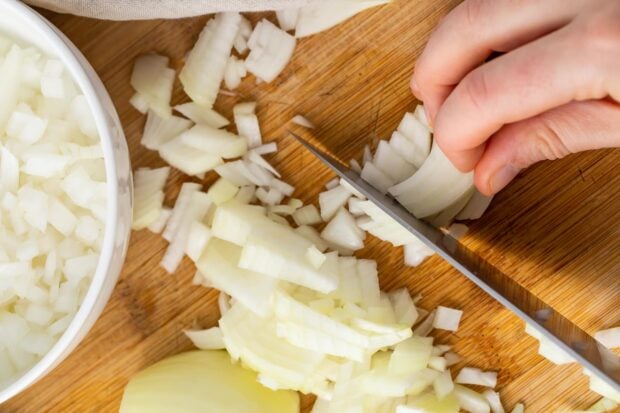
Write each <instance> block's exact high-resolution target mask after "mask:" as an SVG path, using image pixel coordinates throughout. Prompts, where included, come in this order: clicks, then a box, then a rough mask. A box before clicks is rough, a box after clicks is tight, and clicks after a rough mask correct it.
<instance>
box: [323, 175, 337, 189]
mask: <svg viewBox="0 0 620 413" xmlns="http://www.w3.org/2000/svg"><path fill="white" fill-rule="evenodd" d="M338 182H339V179H338V178H332V179H330V180H329V181H328V182H327V183H326V184H325V189H327V190H328V191H329V190H330V189H334V188H335V187H337V186H338Z"/></svg>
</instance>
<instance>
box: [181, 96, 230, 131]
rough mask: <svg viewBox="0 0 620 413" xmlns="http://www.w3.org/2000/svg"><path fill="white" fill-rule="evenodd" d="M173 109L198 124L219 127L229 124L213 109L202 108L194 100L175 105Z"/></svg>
mask: <svg viewBox="0 0 620 413" xmlns="http://www.w3.org/2000/svg"><path fill="white" fill-rule="evenodd" d="M174 110H176V111H177V112H179V113H180V114H181V115H183V116H185V117H186V118H187V119H189V120H191V121H192V122H194V123H196V124H198V125H207V126H211V127H212V128H216V129H220V128H223V127H224V126H228V125H229V124H230V122H229V121H228V119H226V118H225V117H224V116H222V115H220V114H219V113H218V112H216V111H215V110H213V109H208V108H204V107H202V106H200V105H198V104H196V103H194V102H188V103H183V104H181V105H177V106H175V107H174ZM187 129H189V128H187Z"/></svg>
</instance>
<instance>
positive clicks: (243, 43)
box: [233, 16, 252, 55]
mask: <svg viewBox="0 0 620 413" xmlns="http://www.w3.org/2000/svg"><path fill="white" fill-rule="evenodd" d="M251 35H252V23H250V21H249V20H248V19H246V18H245V17H243V16H241V21H240V22H239V31H238V32H237V36H236V37H235V40H234V42H233V47H234V48H235V50H236V51H237V53H239V54H240V55H242V54H244V53H245V52H247V51H248V40H249V39H250V36H251Z"/></svg>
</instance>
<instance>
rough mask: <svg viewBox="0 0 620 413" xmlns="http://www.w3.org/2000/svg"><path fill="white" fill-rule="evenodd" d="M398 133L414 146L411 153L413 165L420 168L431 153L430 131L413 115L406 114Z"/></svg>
mask: <svg viewBox="0 0 620 413" xmlns="http://www.w3.org/2000/svg"><path fill="white" fill-rule="evenodd" d="M398 133H399V134H400V135H402V136H403V137H405V138H407V139H409V142H411V143H412V144H413V148H414V150H413V152H412V153H410V156H411V163H413V165H414V166H415V167H416V168H420V167H421V166H422V164H423V163H424V161H425V160H426V158H427V157H428V155H429V154H430V151H431V131H430V129H429V128H428V127H427V126H426V125H424V124H423V123H422V122H420V120H418V118H417V117H416V116H414V115H413V114H412V113H405V116H404V117H403V119H402V121H401V122H400V125H398Z"/></svg>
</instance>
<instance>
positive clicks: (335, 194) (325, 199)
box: [319, 180, 351, 221]
mask: <svg viewBox="0 0 620 413" xmlns="http://www.w3.org/2000/svg"><path fill="white" fill-rule="evenodd" d="M338 182H339V181H338V180H336V186H335V187H334V188H332V189H329V190H327V191H325V192H321V193H320V194H319V205H320V207H321V218H322V219H323V221H329V220H330V219H332V218H333V217H334V215H336V212H338V210H340V208H342V207H343V206H345V205H346V204H347V201H348V200H349V198H351V191H349V190H348V189H347V188H345V187H343V186H340V185H338Z"/></svg>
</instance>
